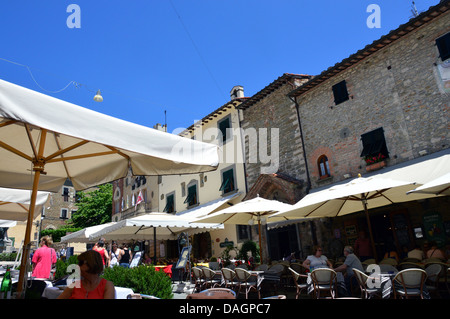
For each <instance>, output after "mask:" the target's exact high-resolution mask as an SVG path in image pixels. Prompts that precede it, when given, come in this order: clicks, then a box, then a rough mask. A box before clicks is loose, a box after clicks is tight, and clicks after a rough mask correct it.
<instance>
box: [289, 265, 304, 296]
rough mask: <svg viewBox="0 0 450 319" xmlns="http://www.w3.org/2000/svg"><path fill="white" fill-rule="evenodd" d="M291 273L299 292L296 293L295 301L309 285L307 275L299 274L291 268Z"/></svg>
mask: <svg viewBox="0 0 450 319" xmlns="http://www.w3.org/2000/svg"><path fill="white" fill-rule="evenodd" d="M288 269H289V271H290V272H291V274H292V277H293V279H294V284H295V286H296V287H297V291H296V293H295V299H298V296H300V294H301V292H302V290H303V289H307V288H308V284H307V283H306V280H307V279H308V276H307V275H303V274H299V273H298V272H296V271H295V270H294V269H292V268H291V267H289V268H288Z"/></svg>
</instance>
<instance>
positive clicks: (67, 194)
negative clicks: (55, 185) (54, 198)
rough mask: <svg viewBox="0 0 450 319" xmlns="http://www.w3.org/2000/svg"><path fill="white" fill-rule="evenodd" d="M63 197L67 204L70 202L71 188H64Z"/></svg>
mask: <svg viewBox="0 0 450 319" xmlns="http://www.w3.org/2000/svg"><path fill="white" fill-rule="evenodd" d="M62 196H63V197H64V201H65V202H68V201H69V187H63V189H62Z"/></svg>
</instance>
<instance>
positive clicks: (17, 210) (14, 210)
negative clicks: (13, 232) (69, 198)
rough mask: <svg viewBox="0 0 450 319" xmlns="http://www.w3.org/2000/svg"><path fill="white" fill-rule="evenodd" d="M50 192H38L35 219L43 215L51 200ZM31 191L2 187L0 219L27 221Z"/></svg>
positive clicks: (0, 192) (0, 188)
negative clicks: (46, 204)
mask: <svg viewBox="0 0 450 319" xmlns="http://www.w3.org/2000/svg"><path fill="white" fill-rule="evenodd" d="M49 195H50V193H49V192H38V193H37V198H36V209H35V210H34V215H33V219H34V218H36V216H37V215H39V214H40V213H41V210H42V207H43V206H44V205H45V203H46V202H47V200H48V198H49ZM30 199H31V191H29V190H24V189H11V188H3V187H0V218H1V219H7V220H15V221H26V220H27V219H28V212H29V210H30Z"/></svg>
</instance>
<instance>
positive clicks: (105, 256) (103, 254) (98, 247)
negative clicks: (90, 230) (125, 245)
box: [92, 239, 109, 267]
mask: <svg viewBox="0 0 450 319" xmlns="http://www.w3.org/2000/svg"><path fill="white" fill-rule="evenodd" d="M92 250H94V251H96V252H98V253H99V254H100V256H101V257H102V261H103V266H104V267H109V255H108V251H107V250H106V249H105V242H104V241H103V240H102V239H100V240H99V241H98V242H97V244H95V246H94V247H93V248H92Z"/></svg>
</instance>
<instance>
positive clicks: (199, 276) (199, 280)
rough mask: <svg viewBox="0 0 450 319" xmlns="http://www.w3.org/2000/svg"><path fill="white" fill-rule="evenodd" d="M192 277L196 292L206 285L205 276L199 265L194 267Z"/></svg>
mask: <svg viewBox="0 0 450 319" xmlns="http://www.w3.org/2000/svg"><path fill="white" fill-rule="evenodd" d="M192 277H193V278H194V283H195V285H194V292H195V291H200V290H201V289H203V286H204V285H205V277H204V275H203V271H202V269H201V268H199V267H192Z"/></svg>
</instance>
